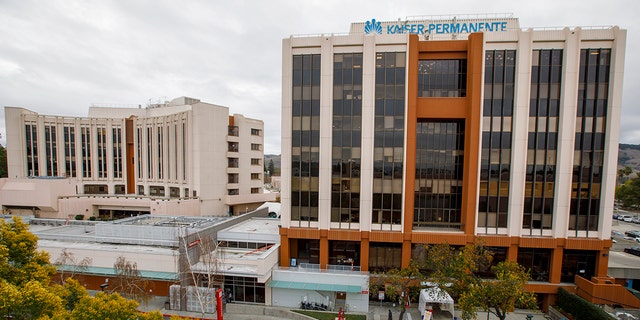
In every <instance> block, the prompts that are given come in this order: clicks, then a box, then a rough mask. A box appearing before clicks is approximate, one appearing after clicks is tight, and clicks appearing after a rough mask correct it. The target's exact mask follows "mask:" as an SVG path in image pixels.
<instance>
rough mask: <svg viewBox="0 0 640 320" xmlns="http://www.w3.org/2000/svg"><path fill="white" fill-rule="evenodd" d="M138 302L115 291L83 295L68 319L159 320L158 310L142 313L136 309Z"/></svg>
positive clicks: (160, 316) (160, 317)
mask: <svg viewBox="0 0 640 320" xmlns="http://www.w3.org/2000/svg"><path fill="white" fill-rule="evenodd" d="M137 307H138V303H137V302H135V301H133V300H127V299H125V298H123V297H122V296H120V295H119V294H117V293H112V294H107V293H104V292H98V293H97V294H96V296H95V297H90V296H85V297H83V298H82V299H80V301H79V302H78V304H77V305H76V307H75V309H74V310H73V311H72V312H71V314H70V317H69V319H70V320H84V319H93V320H111V319H119V320H137V319H148V320H156V319H157V320H161V319H162V315H161V314H160V313H159V312H152V313H147V314H142V313H140V312H138V310H136V308H137Z"/></svg>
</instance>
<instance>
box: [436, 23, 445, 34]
mask: <svg viewBox="0 0 640 320" xmlns="http://www.w3.org/2000/svg"><path fill="white" fill-rule="evenodd" d="M436 33H444V31H442V23H438V24H437V25H436Z"/></svg>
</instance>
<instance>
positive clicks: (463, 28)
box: [460, 23, 469, 33]
mask: <svg viewBox="0 0 640 320" xmlns="http://www.w3.org/2000/svg"><path fill="white" fill-rule="evenodd" d="M460 32H465V33H469V25H468V24H466V23H463V24H462V27H461V28H460Z"/></svg>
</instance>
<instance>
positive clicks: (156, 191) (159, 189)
mask: <svg viewBox="0 0 640 320" xmlns="http://www.w3.org/2000/svg"><path fill="white" fill-rule="evenodd" d="M149 195H150V196H160V197H164V186H149Z"/></svg>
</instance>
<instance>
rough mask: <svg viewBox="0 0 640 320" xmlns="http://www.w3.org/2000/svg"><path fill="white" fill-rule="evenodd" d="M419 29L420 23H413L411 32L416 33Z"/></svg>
mask: <svg viewBox="0 0 640 320" xmlns="http://www.w3.org/2000/svg"><path fill="white" fill-rule="evenodd" d="M417 29H418V25H416V24H412V25H411V33H416V30H417Z"/></svg>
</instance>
